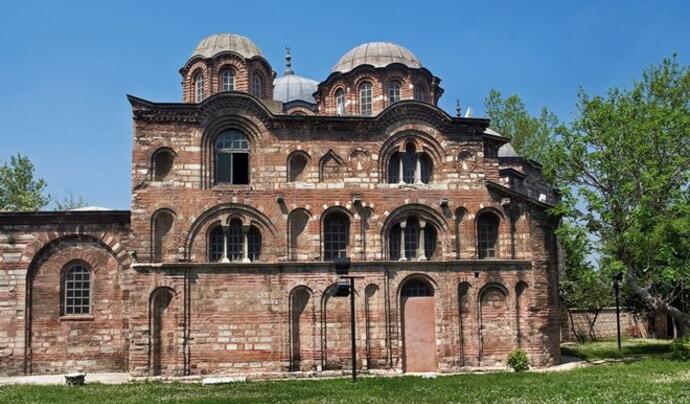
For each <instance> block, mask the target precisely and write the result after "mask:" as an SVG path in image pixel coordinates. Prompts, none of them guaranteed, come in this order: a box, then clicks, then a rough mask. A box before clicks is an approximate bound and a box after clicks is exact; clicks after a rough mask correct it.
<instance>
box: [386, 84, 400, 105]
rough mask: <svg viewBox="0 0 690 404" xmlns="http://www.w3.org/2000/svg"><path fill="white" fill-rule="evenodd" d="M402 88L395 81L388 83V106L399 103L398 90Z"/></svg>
mask: <svg viewBox="0 0 690 404" xmlns="http://www.w3.org/2000/svg"><path fill="white" fill-rule="evenodd" d="M401 88H402V86H401V85H400V82H399V81H397V80H394V81H391V82H390V83H388V105H392V104H394V103H396V102H398V101H400V89H401Z"/></svg>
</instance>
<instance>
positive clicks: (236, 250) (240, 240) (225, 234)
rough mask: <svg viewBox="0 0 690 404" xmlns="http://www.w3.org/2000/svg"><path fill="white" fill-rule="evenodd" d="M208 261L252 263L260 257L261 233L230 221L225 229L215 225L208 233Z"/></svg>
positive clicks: (235, 221)
mask: <svg viewBox="0 0 690 404" xmlns="http://www.w3.org/2000/svg"><path fill="white" fill-rule="evenodd" d="M208 236H209V240H208V259H209V261H211V262H240V261H241V262H252V261H256V260H258V259H259V256H260V255H261V232H260V231H259V229H258V228H256V226H249V227H248V228H247V227H246V226H243V224H242V221H241V220H239V219H232V220H231V221H230V224H229V225H228V226H226V227H225V228H224V227H223V226H221V225H217V226H216V227H214V228H213V229H212V230H211V231H210V232H209V235H208Z"/></svg>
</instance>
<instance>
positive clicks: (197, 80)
mask: <svg viewBox="0 0 690 404" xmlns="http://www.w3.org/2000/svg"><path fill="white" fill-rule="evenodd" d="M203 100H204V75H203V74H202V73H201V72H199V73H197V74H195V75H194V101H195V102H201V101H203Z"/></svg>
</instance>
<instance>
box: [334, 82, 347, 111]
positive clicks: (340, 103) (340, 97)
mask: <svg viewBox="0 0 690 404" xmlns="http://www.w3.org/2000/svg"><path fill="white" fill-rule="evenodd" d="M335 113H336V115H338V116H343V115H345V91H343V89H342V88H339V89H338V90H337V91H336V92H335Z"/></svg>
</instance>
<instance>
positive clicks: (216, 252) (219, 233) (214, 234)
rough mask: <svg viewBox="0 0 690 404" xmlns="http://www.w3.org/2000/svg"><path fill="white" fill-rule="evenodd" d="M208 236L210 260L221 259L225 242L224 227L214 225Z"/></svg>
mask: <svg viewBox="0 0 690 404" xmlns="http://www.w3.org/2000/svg"><path fill="white" fill-rule="evenodd" d="M208 238H209V240H208V260H209V261H210V262H217V261H220V260H221V259H222V258H223V243H224V242H225V236H224V235H223V227H222V226H216V227H214V228H213V230H211V233H209V237H208Z"/></svg>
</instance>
